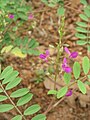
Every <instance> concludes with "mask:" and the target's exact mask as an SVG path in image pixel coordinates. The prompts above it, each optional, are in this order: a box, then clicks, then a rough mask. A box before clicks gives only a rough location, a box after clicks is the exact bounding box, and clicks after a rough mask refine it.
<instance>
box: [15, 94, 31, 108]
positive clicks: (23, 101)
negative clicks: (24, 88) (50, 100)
mask: <svg viewBox="0 0 90 120" xmlns="http://www.w3.org/2000/svg"><path fill="white" fill-rule="evenodd" d="M32 97H33V94H31V93H28V94H26V95H24V96H23V97H21V98H20V99H19V100H18V102H17V106H21V105H24V104H26V103H27V102H29V101H30V100H31V99H32Z"/></svg>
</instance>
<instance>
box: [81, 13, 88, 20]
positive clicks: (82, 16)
mask: <svg viewBox="0 0 90 120" xmlns="http://www.w3.org/2000/svg"><path fill="white" fill-rule="evenodd" d="M79 16H80V18H81V19H82V20H84V21H86V22H88V17H87V16H86V15H84V14H80V15H79Z"/></svg>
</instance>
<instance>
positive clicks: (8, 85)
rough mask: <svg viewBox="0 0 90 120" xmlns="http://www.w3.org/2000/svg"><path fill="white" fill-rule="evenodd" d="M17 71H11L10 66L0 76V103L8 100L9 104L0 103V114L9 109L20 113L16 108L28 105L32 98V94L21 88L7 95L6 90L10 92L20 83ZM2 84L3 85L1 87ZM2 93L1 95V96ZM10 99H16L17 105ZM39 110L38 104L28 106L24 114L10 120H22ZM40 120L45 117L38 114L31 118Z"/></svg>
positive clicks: (44, 119)
mask: <svg viewBox="0 0 90 120" xmlns="http://www.w3.org/2000/svg"><path fill="white" fill-rule="evenodd" d="M18 74H19V73H18V71H16V70H13V68H12V67H11V66H8V67H6V68H5V69H4V70H3V71H2V72H1V74H0V102H2V101H3V102H4V101H5V100H9V101H10V102H11V104H4V103H0V112H1V113H2V112H7V111H9V110H11V109H16V110H17V111H18V112H19V111H20V110H19V108H18V106H22V105H25V104H26V103H28V102H29V101H30V100H31V99H32V97H33V94H32V93H29V89H28V88H21V89H18V90H15V91H13V92H12V93H11V94H10V95H9V94H8V93H7V90H10V89H12V88H14V87H16V86H17V85H18V84H19V83H20V82H21V78H20V77H18ZM3 84H5V85H4V86H3ZM2 93H3V95H2ZM12 98H15V99H17V104H15V103H14V101H13V100H12ZM40 109H41V107H40V106H39V105H38V104H34V105H31V106H29V107H28V108H27V109H26V110H24V113H23V114H21V112H19V114H20V115H16V116H14V117H13V118H12V120H22V119H23V117H25V116H27V115H32V114H34V113H36V112H38V111H39V110H40ZM24 115H25V116H24ZM36 118H37V120H40V118H42V120H46V116H45V115H43V114H38V115H36V116H35V117H33V118H32V120H34V119H36Z"/></svg>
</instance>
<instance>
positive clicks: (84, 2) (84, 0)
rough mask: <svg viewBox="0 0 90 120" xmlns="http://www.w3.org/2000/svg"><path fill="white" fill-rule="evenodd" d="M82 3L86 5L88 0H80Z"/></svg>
mask: <svg viewBox="0 0 90 120" xmlns="http://www.w3.org/2000/svg"><path fill="white" fill-rule="evenodd" d="M80 3H82V4H84V5H87V4H88V3H87V1H86V0H80Z"/></svg>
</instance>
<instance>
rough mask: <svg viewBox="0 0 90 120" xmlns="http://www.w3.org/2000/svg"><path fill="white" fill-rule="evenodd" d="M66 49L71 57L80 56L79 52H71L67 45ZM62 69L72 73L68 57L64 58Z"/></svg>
mask: <svg viewBox="0 0 90 120" xmlns="http://www.w3.org/2000/svg"><path fill="white" fill-rule="evenodd" d="M64 50H65V52H66V53H67V54H68V55H69V58H76V57H77V56H78V53H77V52H72V53H71V52H70V51H69V49H68V48H67V47H65V48H64ZM62 69H63V71H65V72H66V73H70V72H71V71H72V70H71V68H70V67H69V66H68V64H67V59H66V58H64V59H63V64H62Z"/></svg>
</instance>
